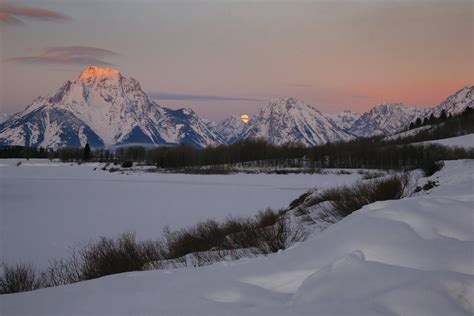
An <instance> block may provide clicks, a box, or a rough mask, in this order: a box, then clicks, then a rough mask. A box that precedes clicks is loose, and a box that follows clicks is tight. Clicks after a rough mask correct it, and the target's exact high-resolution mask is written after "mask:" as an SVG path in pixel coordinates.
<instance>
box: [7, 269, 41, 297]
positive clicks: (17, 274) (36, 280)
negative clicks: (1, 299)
mask: <svg viewBox="0 0 474 316" xmlns="http://www.w3.org/2000/svg"><path fill="white" fill-rule="evenodd" d="M40 287H42V284H41V279H40V277H39V276H38V274H37V273H36V271H35V270H34V269H33V267H31V266H29V265H25V264H17V265H14V266H9V265H3V273H2V275H0V294H9V293H17V292H26V291H33V290H36V289H39V288H40Z"/></svg>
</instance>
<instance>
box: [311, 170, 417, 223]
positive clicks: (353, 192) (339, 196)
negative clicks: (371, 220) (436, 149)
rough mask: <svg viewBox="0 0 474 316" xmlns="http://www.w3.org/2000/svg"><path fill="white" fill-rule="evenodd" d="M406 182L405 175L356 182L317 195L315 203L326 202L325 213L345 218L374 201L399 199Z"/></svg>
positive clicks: (407, 179) (406, 177)
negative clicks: (327, 203) (327, 204)
mask: <svg viewBox="0 0 474 316" xmlns="http://www.w3.org/2000/svg"><path fill="white" fill-rule="evenodd" d="M408 181H409V178H408V176H407V175H400V176H392V177H390V178H386V179H381V180H374V181H371V182H368V183H366V182H358V183H356V184H355V185H352V186H344V187H338V188H333V189H327V190H325V191H324V192H322V193H321V194H319V196H318V197H317V198H316V201H317V202H318V203H320V202H323V201H328V202H329V208H330V209H327V207H326V211H329V212H331V213H334V214H335V215H337V216H339V217H345V216H347V215H349V214H351V213H352V212H354V211H356V210H358V209H360V208H362V207H363V206H364V205H367V204H370V203H373V202H376V201H385V200H393V199H400V198H401V197H402V196H403V194H404V191H405V188H406V186H407V184H408Z"/></svg>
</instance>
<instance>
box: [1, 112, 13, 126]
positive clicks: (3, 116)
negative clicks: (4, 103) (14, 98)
mask: <svg viewBox="0 0 474 316" xmlns="http://www.w3.org/2000/svg"><path fill="white" fill-rule="evenodd" d="M11 116H12V114H10V113H2V114H0V124H2V123H3V122H5V121H6V120H8V119H9V118H10V117H11Z"/></svg>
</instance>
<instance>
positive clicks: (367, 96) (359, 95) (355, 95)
mask: <svg viewBox="0 0 474 316" xmlns="http://www.w3.org/2000/svg"><path fill="white" fill-rule="evenodd" d="M349 97H351V98H354V99H374V98H375V97H374V96H371V95H361V94H352V95H350V96H349Z"/></svg>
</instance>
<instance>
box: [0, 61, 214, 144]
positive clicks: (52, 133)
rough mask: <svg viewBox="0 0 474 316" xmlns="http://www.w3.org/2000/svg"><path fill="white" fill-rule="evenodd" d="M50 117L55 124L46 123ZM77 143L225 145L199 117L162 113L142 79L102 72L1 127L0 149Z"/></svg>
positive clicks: (89, 73) (93, 71)
mask: <svg viewBox="0 0 474 316" xmlns="http://www.w3.org/2000/svg"><path fill="white" fill-rule="evenodd" d="M50 112H54V114H55V116H54V119H53V120H46V119H44V118H45V117H48V114H47V113H50ZM62 116H64V117H62ZM59 123H61V124H59ZM73 125H81V126H84V128H85V127H87V130H90V131H91V132H92V133H94V135H95V136H90V135H89V134H90V133H86V134H84V133H82V134H83V136H80V135H79V129H78V128H75V127H74V126H73ZM64 135H67V136H64ZM89 136H90V137H89ZM97 136H98V139H96V138H97ZM78 138H79V139H82V142H81V145H83V144H82V143H83V142H89V143H94V145H100V144H103V145H116V144H127V143H143V144H154V145H161V144H178V143H187V144H190V145H193V146H196V147H205V146H207V145H214V144H218V143H220V142H221V140H220V138H219V137H218V136H216V135H215V134H214V133H213V132H212V131H211V130H209V129H208V128H207V126H206V125H205V124H204V122H202V121H201V119H199V117H197V115H196V114H195V113H194V112H192V111H190V110H184V109H182V110H177V111H173V110H169V109H165V108H162V107H160V106H158V105H157V104H156V103H154V102H153V101H151V100H150V99H149V98H148V97H147V95H146V94H145V93H144V92H143V90H142V89H141V87H140V84H139V83H138V81H137V80H135V79H133V78H126V77H124V76H122V75H121V73H120V72H118V71H117V70H115V69H111V68H100V67H89V68H87V69H86V70H84V71H83V72H82V73H81V75H80V76H79V77H78V79H77V80H75V81H67V82H66V83H64V84H63V86H62V87H61V88H60V89H59V90H58V91H57V92H56V93H55V94H52V95H50V96H47V97H40V98H37V99H36V100H35V101H34V102H33V103H32V104H31V105H29V106H28V107H27V108H26V110H25V111H23V112H21V113H18V114H16V115H15V116H13V117H12V118H10V119H9V120H7V121H6V122H4V123H3V124H2V125H1V126H0V144H14V145H31V146H40V145H41V146H47V147H54V146H77V145H78V143H77V142H76V139H78ZM39 140H41V141H39Z"/></svg>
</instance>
